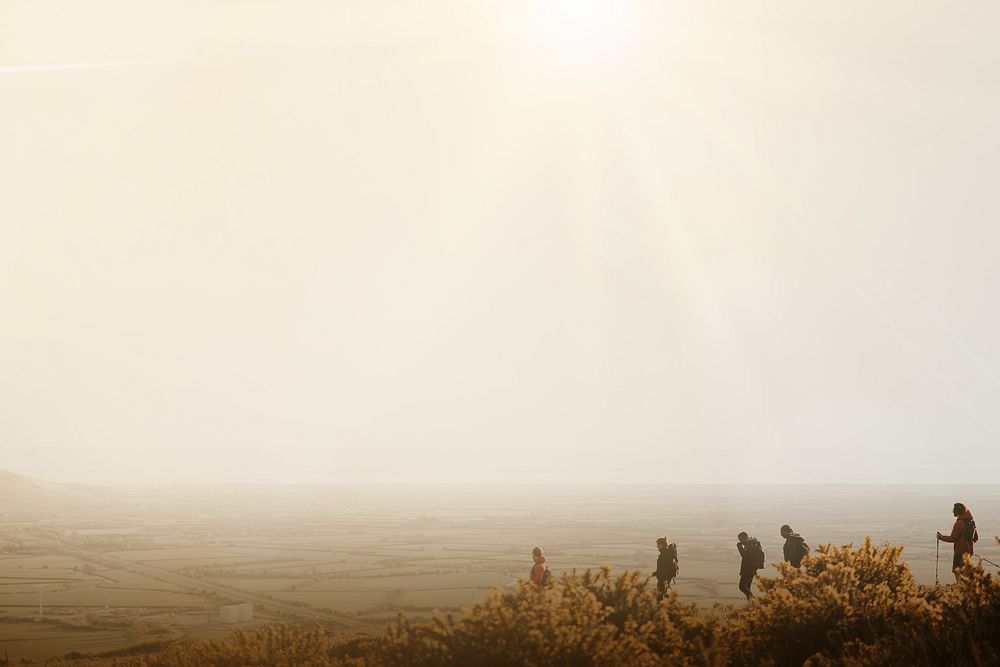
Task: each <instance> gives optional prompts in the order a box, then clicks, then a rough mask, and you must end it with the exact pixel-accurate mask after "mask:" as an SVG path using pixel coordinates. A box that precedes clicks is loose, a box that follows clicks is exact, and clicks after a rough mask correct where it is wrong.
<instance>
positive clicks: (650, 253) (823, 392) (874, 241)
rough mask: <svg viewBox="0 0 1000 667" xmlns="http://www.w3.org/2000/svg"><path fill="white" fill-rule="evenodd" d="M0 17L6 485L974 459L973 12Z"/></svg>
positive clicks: (985, 228) (972, 5)
mask: <svg viewBox="0 0 1000 667" xmlns="http://www.w3.org/2000/svg"><path fill="white" fill-rule="evenodd" d="M708 5H709V3H703V2H693V1H692V2H669V1H667V0H664V1H663V2H650V3H643V4H635V5H628V3H626V2H621V1H619V0H614V1H612V0H608V1H607V3H603V2H599V1H597V0H577V1H575V2H574V1H571V0H565V1H563V2H556V1H552V2H546V1H545V0H537V1H533V2H524V3H522V4H517V3H516V2H489V3H486V2H483V3H476V2H469V1H467V0H462V1H456V2H450V3H432V2H383V1H379V0H364V1H362V0H358V1H356V2H340V3H336V2H318V1H317V2H262V1H248V0H239V1H236V0H231V1H220V0H197V1H195V0H174V1H173V2H169V3H167V2H160V3H149V2H143V1H138V0H122V1H119V2H114V1H108V0H94V1H92V2H86V3H82V2H78V1H75V0H65V1H47V0H23V1H22V0H0V147H2V154H0V155H2V158H0V468H8V469H11V470H14V471H16V472H20V473H24V474H31V475H35V476H40V477H46V478H50V479H57V480H68V481H84V482H111V481H142V482H145V481H173V480H190V481H204V480H248V481H250V480H253V481H256V480H309V481H320V480H326V481H334V482H358V481H374V480H384V481H392V480H408V481H468V480H486V481H490V480H493V481H497V480H515V481H517V480H524V481H545V480H553V481H598V480H606V481H642V482H656V481H664V482H679V481H712V480H718V481H774V480H784V481H815V480H827V481H887V482H928V481H947V482H963V481H978V482H988V481H996V479H995V472H996V470H997V469H998V466H1000V298H998V297H1000V289H998V288H1000V261H998V259H1000V201H998V196H1000V195H998V193H1000V190H998V184H1000V123H998V122H997V119H998V118H1000V40H998V39H997V35H998V34H1000V4H998V3H996V2H994V1H992V0H990V1H988V2H963V3H954V2H929V3H919V4H918V5H914V4H913V3H910V2H901V1H900V2H895V1H892V2H877V1H876V2H841V3H831V2H800V1H791V0H789V1H788V2H743V1H742V0H740V1H735V0H734V1H733V2H730V3H711V7H709V6H708Z"/></svg>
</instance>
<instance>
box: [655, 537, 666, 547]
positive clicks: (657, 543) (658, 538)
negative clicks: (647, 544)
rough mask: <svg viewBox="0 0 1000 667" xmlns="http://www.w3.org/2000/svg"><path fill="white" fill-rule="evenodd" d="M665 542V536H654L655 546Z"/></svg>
mask: <svg viewBox="0 0 1000 667" xmlns="http://www.w3.org/2000/svg"><path fill="white" fill-rule="evenodd" d="M666 543H667V538H666V537H657V538H656V546H660V545H663V544H666Z"/></svg>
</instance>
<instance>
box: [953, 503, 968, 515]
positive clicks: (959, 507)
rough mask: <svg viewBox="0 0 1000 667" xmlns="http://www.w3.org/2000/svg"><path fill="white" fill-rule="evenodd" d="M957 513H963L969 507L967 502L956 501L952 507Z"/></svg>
mask: <svg viewBox="0 0 1000 667" xmlns="http://www.w3.org/2000/svg"><path fill="white" fill-rule="evenodd" d="M951 509H952V511H953V512H954V513H955V514H961V513H963V512H964V511H965V510H966V509H967V508H966V506H965V503H955V506H954V507H952V508H951Z"/></svg>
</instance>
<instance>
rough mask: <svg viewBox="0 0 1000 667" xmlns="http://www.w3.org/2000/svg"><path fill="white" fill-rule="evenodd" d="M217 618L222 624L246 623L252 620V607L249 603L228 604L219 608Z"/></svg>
mask: <svg viewBox="0 0 1000 667" xmlns="http://www.w3.org/2000/svg"><path fill="white" fill-rule="evenodd" d="M219 616H220V618H221V619H222V622H223V623H246V622H247V621H252V620H253V605H252V604H250V603H249V602H245V603H243V604H228V605H226V606H224V607H220V608H219Z"/></svg>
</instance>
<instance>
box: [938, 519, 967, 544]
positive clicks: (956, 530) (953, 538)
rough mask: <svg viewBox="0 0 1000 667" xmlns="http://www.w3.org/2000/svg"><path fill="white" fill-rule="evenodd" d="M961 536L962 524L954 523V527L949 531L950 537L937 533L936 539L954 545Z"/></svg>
mask: <svg viewBox="0 0 1000 667" xmlns="http://www.w3.org/2000/svg"><path fill="white" fill-rule="evenodd" d="M961 536H962V524H961V523H959V522H958V521H956V522H955V525H954V527H953V528H952V529H951V535H942V534H941V533H938V539H940V540H941V541H942V542H951V543H955V542H957V541H958V538H960V537H961Z"/></svg>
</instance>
